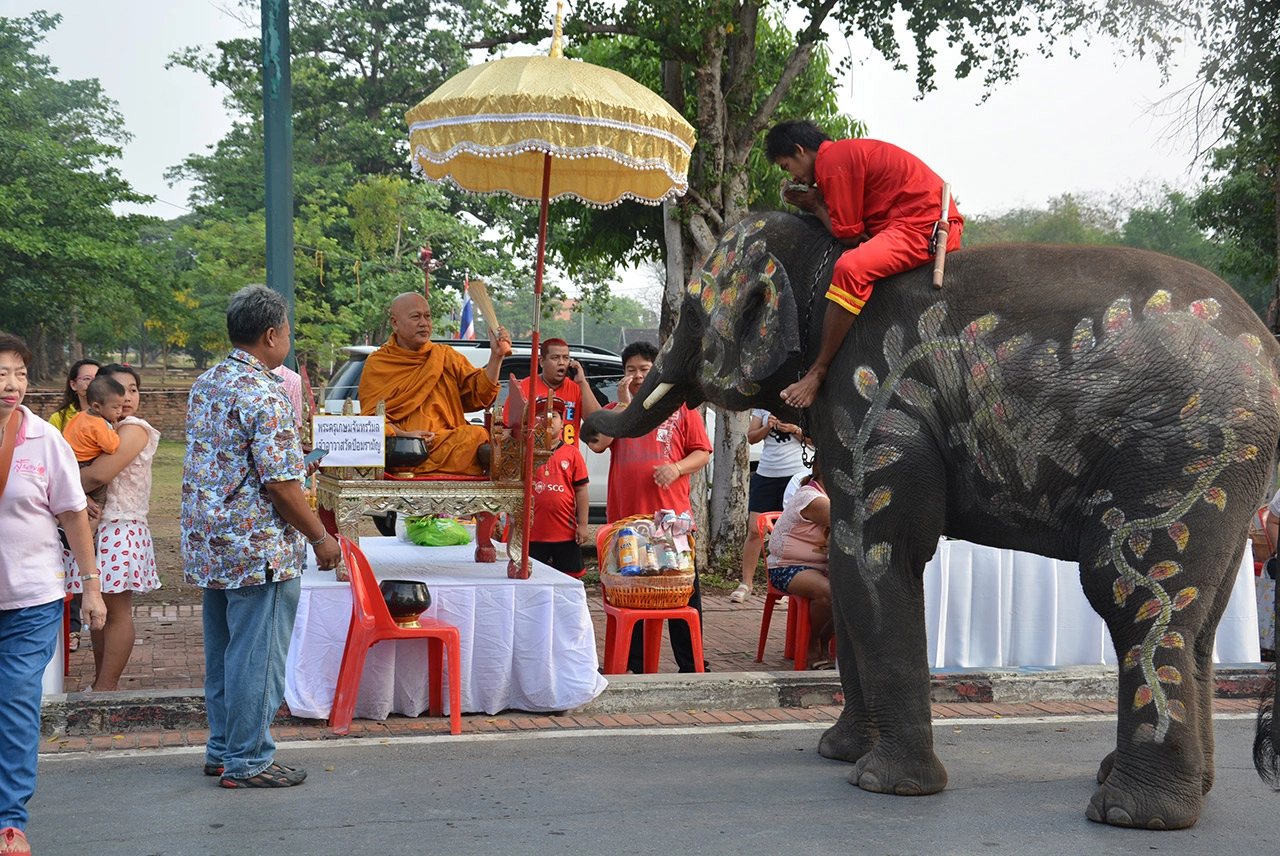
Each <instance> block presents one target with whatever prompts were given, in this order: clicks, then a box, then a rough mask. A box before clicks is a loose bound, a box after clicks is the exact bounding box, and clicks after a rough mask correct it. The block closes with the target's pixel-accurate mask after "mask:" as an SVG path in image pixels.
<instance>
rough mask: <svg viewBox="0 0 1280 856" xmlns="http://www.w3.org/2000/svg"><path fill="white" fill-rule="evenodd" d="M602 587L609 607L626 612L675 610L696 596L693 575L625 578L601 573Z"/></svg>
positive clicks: (687, 603)
mask: <svg viewBox="0 0 1280 856" xmlns="http://www.w3.org/2000/svg"><path fill="white" fill-rule="evenodd" d="M600 586H601V588H603V589H604V599H605V600H606V601H608V602H609V605H610V606H621V607H624V608H626V609H675V608H676V607H679V606H688V605H689V598H691V597H693V574H673V575H671V576H665V577H624V576H620V575H619V574H601V575H600Z"/></svg>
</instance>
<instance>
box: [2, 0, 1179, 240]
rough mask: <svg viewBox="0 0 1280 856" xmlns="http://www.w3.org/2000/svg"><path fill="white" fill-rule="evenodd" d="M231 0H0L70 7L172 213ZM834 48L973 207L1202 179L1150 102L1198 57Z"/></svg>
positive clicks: (849, 101) (70, 67) (63, 45)
mask: <svg viewBox="0 0 1280 856" xmlns="http://www.w3.org/2000/svg"><path fill="white" fill-rule="evenodd" d="M227 8H231V9H232V10H233V11H238V10H237V9H236V7H235V6H234V5H233V3H232V2H231V0H44V2H35V0H0V9H2V10H3V11H0V14H4V15H6V16H16V15H23V14H26V13H28V12H29V11H31V10H32V9H46V10H48V11H50V12H59V13H61V14H62V16H63V22H62V24H61V26H60V27H59V28H58V29H57V30H55V31H54V33H53V34H52V35H51V36H50V37H49V38H48V40H47V41H46V42H45V43H44V44H43V45H42V47H41V50H42V51H43V52H44V53H46V54H47V55H48V56H50V58H51V59H52V61H53V63H54V64H55V65H56V66H57V67H58V68H59V72H60V75H61V76H62V77H63V78H84V77H96V78H98V79H99V80H100V81H101V82H102V85H103V87H104V88H105V89H106V92H107V94H108V95H109V96H110V97H111V98H112V99H114V100H115V101H117V102H118V103H119V105H120V111H121V113H122V114H123V115H124V120H125V126H126V128H127V129H128V131H129V132H130V133H131V134H132V135H133V140H132V142H130V143H129V144H128V146H127V147H126V149H125V155H124V158H123V160H122V162H121V163H120V167H121V170H122V172H123V173H124V176H125V177H126V178H127V179H128V180H129V181H130V182H132V184H133V185H134V187H135V188H136V189H137V190H139V191H141V192H143V193H147V194H153V195H155V196H156V197H158V199H159V200H161V201H160V202H157V203H156V204H155V205H153V206H151V208H150V209H149V211H150V213H153V214H155V215H157V216H161V217H166V218H168V217H172V216H175V215H177V214H180V213H181V210H180V209H179V208H176V207H173V205H172V204H176V205H180V206H183V205H185V204H186V197H187V190H188V188H186V187H184V186H177V187H172V188H171V187H169V186H168V185H167V184H166V182H165V181H164V177H163V176H164V171H165V169H167V168H168V167H171V166H173V165H175V164H177V163H179V162H180V161H181V160H182V159H183V158H184V157H185V156H186V155H188V154H190V153H193V152H200V151H204V149H205V147H206V146H208V145H210V144H211V143H213V142H215V141H216V140H217V139H218V138H219V137H220V136H221V135H222V134H223V133H224V132H225V131H226V130H227V128H228V127H229V125H230V122H229V119H228V118H227V116H226V114H225V113H224V111H223V108H222V104H221V97H222V93H221V92H219V91H218V90H216V89H214V88H213V87H211V86H210V85H209V84H208V83H207V82H206V81H205V80H204V79H203V78H201V77H198V76H197V75H195V74H193V73H191V72H189V71H187V70H185V69H181V68H174V69H165V67H164V65H165V62H166V60H167V58H168V56H169V55H170V54H171V53H173V52H174V51H177V50H179V49H181V48H183V47H185V46H189V45H207V46H212V45H213V43H214V42H215V41H216V40H218V39H225V38H230V37H235V36H239V35H244V34H246V33H248V32H255V33H256V30H245V28H244V26H243V25H242V24H241V23H240V22H239V21H238V20H236V19H235V18H234V17H232V15H231V14H229V13H228V12H227V11H225V10H226V9H227ZM252 23H253V24H254V26H255V27H256V25H257V21H256V17H255V20H254V21H252ZM833 50H835V51H837V52H839V53H852V55H853V56H854V57H855V58H856V59H857V60H858V62H855V65H854V67H853V72H852V74H851V75H850V76H849V78H848V80H847V81H846V82H845V84H844V86H843V87H842V96H843V97H844V99H845V107H844V109H845V111H846V112H848V113H849V114H851V115H853V116H855V117H857V118H860V119H862V120H863V121H865V122H866V123H867V126H868V130H869V135H870V136H872V137H876V138H879V139H885V140H888V141H891V142H893V143H896V144H898V145H901V146H902V147H904V148H906V149H908V150H910V151H913V152H915V153H916V154H918V155H920V156H921V157H922V158H923V159H924V160H925V161H926V162H928V163H929V164H930V165H931V166H932V167H933V168H934V169H935V170H936V171H937V172H938V173H940V174H941V175H942V176H943V177H944V178H945V179H947V180H949V181H951V182H952V185H953V187H954V191H955V194H956V197H957V199H958V200H959V203H960V206H961V208H962V210H963V211H964V212H966V213H970V214H976V213H998V212H1000V211H1004V210H1007V209H1009V208H1011V207H1017V206H1022V205H1029V206H1043V205H1044V204H1045V203H1046V201H1047V200H1048V199H1049V198H1051V197H1054V196H1058V195H1060V194H1062V193H1066V192H1072V193H1103V194H1108V193H1111V192H1113V191H1123V190H1125V189H1127V188H1131V187H1133V186H1134V185H1135V184H1137V183H1139V182H1148V183H1155V184H1159V183H1161V182H1166V183H1170V184H1173V185H1177V186H1189V185H1191V184H1192V183H1193V182H1195V181H1196V180H1198V178H1199V171H1198V169H1196V170H1192V169H1191V166H1190V160H1191V154H1190V151H1189V149H1190V142H1189V141H1188V140H1186V139H1183V140H1173V141H1170V140H1168V139H1167V137H1168V127H1167V120H1165V119H1162V118H1159V117H1157V116H1155V115H1154V114H1153V113H1151V112H1150V110H1149V108H1150V105H1151V104H1152V103H1154V102H1156V101H1158V100H1159V99H1161V98H1163V97H1164V96H1165V95H1167V94H1169V92H1170V91H1172V89H1175V88H1176V87H1177V86H1179V85H1181V84H1185V83H1187V82H1189V81H1190V80H1191V79H1192V78H1193V74H1192V72H1193V70H1194V64H1193V63H1191V62H1187V63H1185V64H1184V68H1183V69H1182V70H1181V71H1180V72H1179V74H1178V75H1177V76H1176V78H1175V80H1174V82H1173V83H1172V84H1171V85H1170V86H1169V87H1166V88H1165V89H1163V90H1162V89H1161V88H1160V87H1159V76H1158V74H1157V72H1156V70H1155V68H1154V66H1153V65H1152V64H1151V63H1149V62H1139V61H1137V60H1128V61H1124V62H1119V60H1118V59H1117V57H1116V54H1115V52H1114V51H1113V50H1112V48H1111V47H1110V46H1109V45H1105V44H1099V45H1095V46H1093V47H1091V48H1088V49H1086V51H1085V56H1084V57H1083V58H1082V59H1078V60H1072V59H1069V58H1065V57H1063V58H1057V59H1053V60H1045V59H1041V58H1038V57H1037V58H1034V59H1032V60H1030V61H1028V62H1026V63H1025V64H1024V65H1023V67H1022V73H1021V76H1020V78H1019V79H1018V80H1017V81H1015V82H1014V83H1012V84H1006V85H1003V86H1000V87H997V88H996V89H995V91H994V94H993V95H992V96H991V98H990V99H989V100H988V101H987V102H986V103H985V104H978V100H979V98H980V95H981V86H980V83H979V82H977V81H973V82H956V81H946V82H944V83H943V84H942V85H941V86H940V91H938V92H934V93H932V94H930V95H929V96H928V97H927V98H926V99H924V100H923V101H914V100H912V96H913V94H914V92H913V88H912V81H913V75H912V74H909V73H902V72H894V71H892V70H891V69H889V68H888V66H887V64H886V63H885V62H883V61H882V60H880V59H878V57H877V56H876V55H875V54H874V52H873V51H872V50H871V48H870V46H869V45H867V44H866V43H863V42H860V41H845V40H843V39H838V40H836V41H834V42H833ZM1117 63H1119V64H1117ZM938 65H939V69H940V71H941V72H942V73H944V74H945V73H946V72H947V71H948V69H947V67H946V65H945V64H944V63H942V62H939V63H938ZM408 170H409V165H408V164H407V163H406V164H405V173H406V175H407V174H408ZM165 203H172V204H165Z"/></svg>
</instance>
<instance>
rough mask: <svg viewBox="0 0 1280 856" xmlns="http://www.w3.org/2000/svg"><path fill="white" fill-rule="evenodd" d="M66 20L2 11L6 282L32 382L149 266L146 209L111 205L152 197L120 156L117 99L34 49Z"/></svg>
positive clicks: (1, 219)
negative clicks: (124, 171)
mask: <svg viewBox="0 0 1280 856" xmlns="http://www.w3.org/2000/svg"><path fill="white" fill-rule="evenodd" d="M61 20H62V19H61V16H58V15H47V14H45V13H43V12H34V13H32V14H31V15H30V16H28V17H26V18H0V292H3V293H4V295H5V314H6V317H5V321H4V326H5V327H6V328H7V329H9V330H11V331H12V332H14V333H17V334H19V335H22V336H25V337H26V338H27V339H28V342H29V344H30V345H31V346H32V351H33V352H34V354H35V360H34V363H33V365H32V372H31V374H32V378H33V379H35V380H45V379H48V378H51V377H53V376H55V375H60V374H61V370H62V367H63V366H64V365H65V355H66V350H67V346H68V342H70V343H71V350H72V352H73V354H74V351H75V349H76V347H77V345H76V342H77V336H78V335H80V333H79V329H80V325H81V323H82V321H83V320H84V319H87V318H95V319H99V318H100V319H102V320H103V321H104V323H105V322H106V320H107V319H114V320H113V321H112V325H114V323H119V322H120V312H121V311H122V307H124V308H125V309H127V307H128V304H129V303H130V301H131V291H132V288H133V287H134V286H136V285H138V284H139V283H141V282H144V281H146V280H147V278H148V276H149V275H150V273H151V271H150V268H149V262H150V259H149V257H148V256H147V255H146V253H145V252H143V250H142V248H141V246H140V244H139V240H138V231H139V229H140V228H141V227H142V226H143V225H144V224H145V223H147V222H149V220H148V218H145V217H137V216H126V217H121V216H117V215H116V214H115V213H114V212H113V211H112V206H113V205H114V204H116V203H119V202H146V201H149V197H144V196H140V195H138V194H137V193H134V192H133V190H132V189H131V188H130V186H129V184H128V182H126V181H124V180H123V179H122V178H121V177H120V174H119V172H118V171H117V170H116V168H115V167H114V166H112V161H114V160H115V159H116V158H118V157H119V156H120V153H121V151H120V145H121V144H122V143H123V142H124V141H125V140H127V139H128V135H127V134H126V133H125V132H124V130H123V128H124V122H123V120H122V119H121V117H120V115H119V113H118V112H116V109H115V104H114V103H113V102H112V101H111V100H110V99H108V98H107V97H106V95H105V94H104V93H103V91H102V87H101V86H100V85H99V84H98V81H97V80H72V81H61V80H58V79H57V77H56V75H57V69H56V68H54V67H53V66H52V65H50V63H49V60H48V58H47V57H44V56H41V55H39V54H37V53H36V52H35V51H36V48H37V46H38V45H39V44H40V42H42V41H43V40H44V38H45V34H46V33H48V32H50V31H52V30H53V29H54V28H56V27H57V25H58V23H59V22H60V21H61ZM130 323H132V322H130ZM112 329H113V326H111V325H108V326H105V327H103V328H102V329H100V330H98V331H89V332H90V333H91V334H93V333H95V332H96V333H98V334H99V335H98V338H99V339H101V338H102V337H101V333H102V331H103V330H106V331H108V332H109V331H110V330H112ZM118 341H119V339H118V338H117V339H115V340H114V341H113V342H112V344H116V343H118Z"/></svg>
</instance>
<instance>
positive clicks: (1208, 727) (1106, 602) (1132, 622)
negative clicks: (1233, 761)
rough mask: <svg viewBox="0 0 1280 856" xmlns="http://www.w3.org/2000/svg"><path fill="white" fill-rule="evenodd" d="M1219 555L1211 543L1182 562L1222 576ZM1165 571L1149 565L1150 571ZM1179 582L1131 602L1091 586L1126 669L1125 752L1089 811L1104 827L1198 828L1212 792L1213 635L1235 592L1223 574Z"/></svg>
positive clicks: (1152, 583)
mask: <svg viewBox="0 0 1280 856" xmlns="http://www.w3.org/2000/svg"><path fill="white" fill-rule="evenodd" d="M1241 543H1243V538H1241ZM1210 547H1211V545H1210V544H1208V543H1205V544H1204V545H1203V546H1202V547H1200V548H1199V549H1197V550H1194V551H1189V552H1188V553H1187V554H1185V555H1182V556H1179V558H1178V565H1179V568H1182V569H1189V568H1204V569H1212V568H1221V567H1222V558H1221V556H1220V555H1218V556H1215V555H1213V554H1214V553H1215V552H1216V550H1214V549H1210ZM1235 552H1236V556H1235V559H1236V565H1238V560H1239V550H1236V551H1235ZM1156 567H1160V565H1158V564H1157V563H1156V562H1155V561H1153V560H1146V561H1144V562H1143V564H1142V568H1141V571H1142V573H1143V574H1146V573H1149V572H1151V569H1152V568H1156ZM1168 567H1169V566H1168V565H1167V563H1166V564H1165V570H1166V571H1167V570H1168ZM1175 573H1178V574H1182V576H1179V577H1176V578H1175V579H1173V580H1171V581H1170V584H1169V585H1168V586H1167V590H1166V587H1165V585H1164V583H1163V582H1161V580H1163V579H1164V577H1163V576H1160V575H1155V576H1154V577H1153V578H1148V579H1147V580H1146V581H1145V582H1141V583H1140V584H1138V585H1137V586H1136V587H1134V588H1133V589H1132V590H1131V591H1130V592H1129V593H1128V594H1127V595H1125V596H1120V595H1119V594H1117V592H1120V591H1121V589H1118V588H1116V587H1115V580H1114V578H1112V579H1109V580H1104V579H1103V577H1104V576H1106V575H1103V574H1091V575H1090V576H1089V577H1086V578H1085V591H1086V594H1087V595H1088V596H1089V599H1090V602H1091V603H1093V604H1094V606H1095V608H1097V609H1098V611H1099V613H1100V614H1102V616H1103V618H1104V619H1105V620H1106V622H1107V625H1108V627H1109V628H1110V630H1111V636H1112V639H1113V640H1114V641H1115V643H1116V651H1117V655H1118V657H1119V659H1120V661H1121V672H1120V717H1119V727H1118V729H1117V745H1116V750H1115V751H1114V752H1113V753H1111V754H1110V755H1108V756H1107V758H1105V759H1104V760H1103V762H1102V764H1101V765H1100V767H1099V770H1098V779H1099V783H1100V784H1099V787H1098V789H1097V791H1096V792H1095V793H1094V795H1093V798H1092V799H1091V800H1090V803H1089V806H1088V808H1087V810H1086V816H1087V817H1088V818H1089V819H1090V820H1093V821H1096V822H1099V823H1109V824H1112V825H1116V826H1133V827H1142V828H1149V829H1179V828H1183V827H1187V826H1191V825H1192V824H1194V823H1195V822H1196V820H1198V819H1199V816H1200V811H1201V807H1202V804H1203V795H1204V792H1205V789H1206V787H1207V785H1210V784H1211V783H1212V775H1213V774H1212V752H1213V748H1212V729H1213V721H1212V692H1213V689H1212V667H1211V662H1210V660H1211V654H1212V650H1213V628H1215V627H1216V625H1217V619H1218V618H1219V617H1220V616H1221V613H1222V610H1223V609H1224V608H1225V606H1226V601H1227V599H1229V597H1230V591H1229V590H1227V591H1226V592H1225V593H1224V592H1223V591H1222V588H1223V586H1224V585H1226V584H1227V583H1226V582H1224V581H1223V580H1220V579H1218V574H1217V573H1216V572H1214V573H1211V574H1209V575H1208V576H1204V577H1201V578H1200V582H1201V583H1202V584H1201V585H1195V582H1196V580H1195V579H1193V578H1192V575H1191V574H1185V573H1184V572H1183V571H1181V570H1179V571H1176V572H1175ZM1167 576H1173V574H1167ZM1131 578H1133V577H1131ZM1231 581H1234V577H1232V578H1231ZM1104 583H1105V585H1104ZM1206 666H1207V667H1208V668H1206ZM1206 735H1208V737H1209V741H1210V742H1209V743H1208V744H1207V745H1206V744H1205V737H1206ZM1206 765H1207V766H1206Z"/></svg>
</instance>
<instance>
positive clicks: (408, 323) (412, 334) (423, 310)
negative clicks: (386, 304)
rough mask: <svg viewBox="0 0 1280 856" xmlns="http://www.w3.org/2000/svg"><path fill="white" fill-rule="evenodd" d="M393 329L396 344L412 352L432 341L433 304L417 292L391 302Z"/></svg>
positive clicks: (405, 294)
mask: <svg viewBox="0 0 1280 856" xmlns="http://www.w3.org/2000/svg"><path fill="white" fill-rule="evenodd" d="M391 329H392V331H393V332H394V333H395V334H396V344H398V345H400V347H402V348H408V349H409V350H411V351H417V350H421V349H422V347H423V346H424V345H426V344H427V342H429V341H431V304H430V303H428V302H427V298H425V297H423V296H422V295H421V294H419V293H418V292H416V291H406V292H405V293H404V294H401V295H400V296H399V297H397V298H396V299H395V300H393V301H391Z"/></svg>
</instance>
